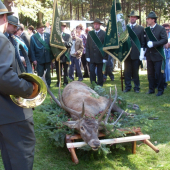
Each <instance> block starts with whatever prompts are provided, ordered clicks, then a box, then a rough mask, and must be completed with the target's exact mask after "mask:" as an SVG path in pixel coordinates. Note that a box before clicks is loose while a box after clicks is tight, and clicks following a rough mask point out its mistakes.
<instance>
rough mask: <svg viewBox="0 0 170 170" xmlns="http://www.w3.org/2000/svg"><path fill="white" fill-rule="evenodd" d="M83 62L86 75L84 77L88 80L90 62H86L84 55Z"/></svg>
mask: <svg viewBox="0 0 170 170" xmlns="http://www.w3.org/2000/svg"><path fill="white" fill-rule="evenodd" d="M81 62H82V64H83V68H84V75H83V77H84V78H87V77H89V65H88V62H87V61H86V57H85V54H83V55H82V57H81Z"/></svg>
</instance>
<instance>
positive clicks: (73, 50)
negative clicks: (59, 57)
mask: <svg viewBox="0 0 170 170" xmlns="http://www.w3.org/2000/svg"><path fill="white" fill-rule="evenodd" d="M72 43H73V45H72V46H71V50H70V55H71V56H74V55H73V54H74V53H75V52H76V51H75V43H76V40H75V41H74V40H72Z"/></svg>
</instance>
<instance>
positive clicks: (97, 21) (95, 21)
mask: <svg viewBox="0 0 170 170" xmlns="http://www.w3.org/2000/svg"><path fill="white" fill-rule="evenodd" d="M94 23H99V24H103V22H101V21H100V19H99V18H96V19H95V20H94V21H93V22H92V23H91V24H94Z"/></svg>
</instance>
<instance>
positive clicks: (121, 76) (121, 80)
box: [121, 64, 123, 91]
mask: <svg viewBox="0 0 170 170" xmlns="http://www.w3.org/2000/svg"><path fill="white" fill-rule="evenodd" d="M121 86H122V91H123V76H122V64H121Z"/></svg>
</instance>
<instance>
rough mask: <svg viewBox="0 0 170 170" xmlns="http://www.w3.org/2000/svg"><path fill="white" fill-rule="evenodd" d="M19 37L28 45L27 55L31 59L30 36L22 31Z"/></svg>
mask: <svg viewBox="0 0 170 170" xmlns="http://www.w3.org/2000/svg"><path fill="white" fill-rule="evenodd" d="M21 38H22V40H23V41H24V43H25V44H26V46H27V47H28V57H29V59H30V60H31V53H30V36H29V35H28V34H26V33H25V32H23V33H22V34H21Z"/></svg>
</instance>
